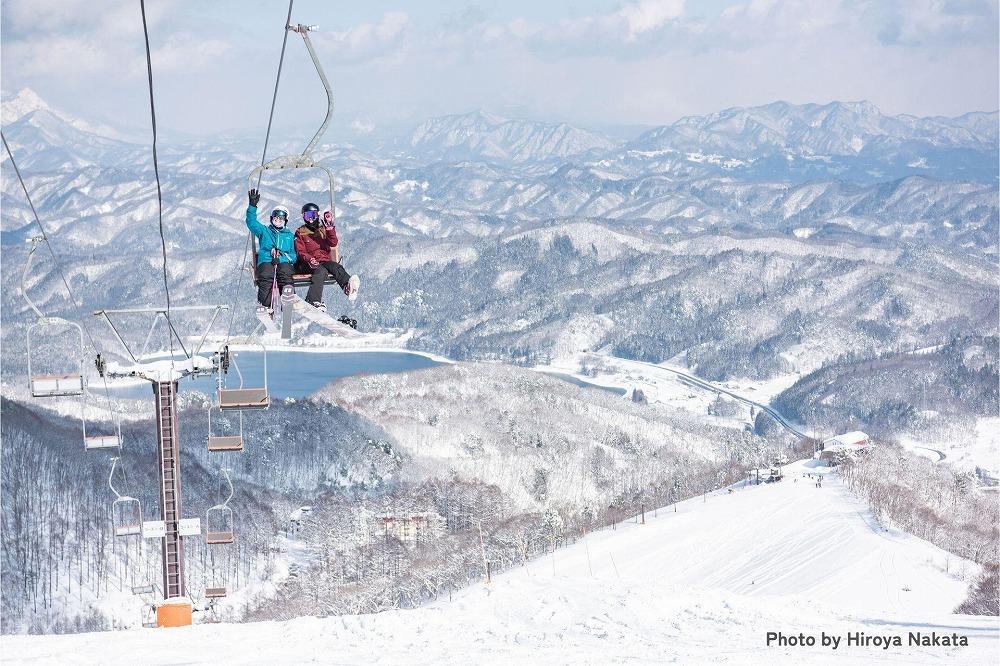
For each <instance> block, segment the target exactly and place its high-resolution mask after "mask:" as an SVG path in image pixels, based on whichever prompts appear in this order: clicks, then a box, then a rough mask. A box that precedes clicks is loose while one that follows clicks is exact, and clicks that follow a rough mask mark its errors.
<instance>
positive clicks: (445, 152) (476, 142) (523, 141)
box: [409, 111, 617, 162]
mask: <svg viewBox="0 0 1000 666" xmlns="http://www.w3.org/2000/svg"><path fill="white" fill-rule="evenodd" d="M616 145H617V143H616V142H615V141H614V140H613V139H611V138H610V137H607V136H605V135H603V134H599V133H597V132H592V131H590V130H585V129H580V128H578V127H573V126H571V125H567V124H566V123H558V124H556V123H543V122H537V121H531V120H510V119H507V118H503V117H501V116H497V115H494V114H492V113H488V112H486V111H473V112H471V113H465V114H461V115H451V116H442V117H438V118H432V119H430V120H427V121H425V122H424V123H422V124H421V125H420V126H419V127H417V129H416V130H414V132H413V134H411V135H410V138H409V147H410V148H411V149H412V150H414V151H416V152H417V153H419V154H423V155H430V156H438V157H443V158H448V159H471V158H486V159H498V160H503V161H511V162H524V161H528V160H546V159H550V158H553V157H557V158H562V157H570V156H573V155H580V154H582V153H587V152H590V151H604V150H611V149H612V148H614V147H615V146H616Z"/></svg>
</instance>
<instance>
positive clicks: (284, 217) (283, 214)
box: [271, 210, 288, 220]
mask: <svg viewBox="0 0 1000 666" xmlns="http://www.w3.org/2000/svg"><path fill="white" fill-rule="evenodd" d="M271 217H280V218H281V219H282V220H287V219H288V213H286V212H285V211H283V210H272V211H271Z"/></svg>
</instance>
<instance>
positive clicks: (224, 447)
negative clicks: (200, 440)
mask: <svg viewBox="0 0 1000 666" xmlns="http://www.w3.org/2000/svg"><path fill="white" fill-rule="evenodd" d="M208 450H209V451H242V450H243V437H242V436H240V435H231V436H225V437H222V436H216V435H209V437H208Z"/></svg>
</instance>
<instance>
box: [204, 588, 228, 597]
mask: <svg viewBox="0 0 1000 666" xmlns="http://www.w3.org/2000/svg"><path fill="white" fill-rule="evenodd" d="M224 596H226V588H224V587H206V588H205V597H206V598H208V599H221V598H223V597H224Z"/></svg>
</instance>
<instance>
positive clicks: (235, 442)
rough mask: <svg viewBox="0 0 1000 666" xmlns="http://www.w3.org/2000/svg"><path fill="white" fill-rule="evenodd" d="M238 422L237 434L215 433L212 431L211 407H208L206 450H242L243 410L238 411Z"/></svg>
mask: <svg viewBox="0 0 1000 666" xmlns="http://www.w3.org/2000/svg"><path fill="white" fill-rule="evenodd" d="M237 415H238V420H239V424H240V430H239V434H236V435H216V434H213V433H212V407H211V406H209V408H208V450H209V451H242V450H243V412H242V411H238V412H237Z"/></svg>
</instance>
